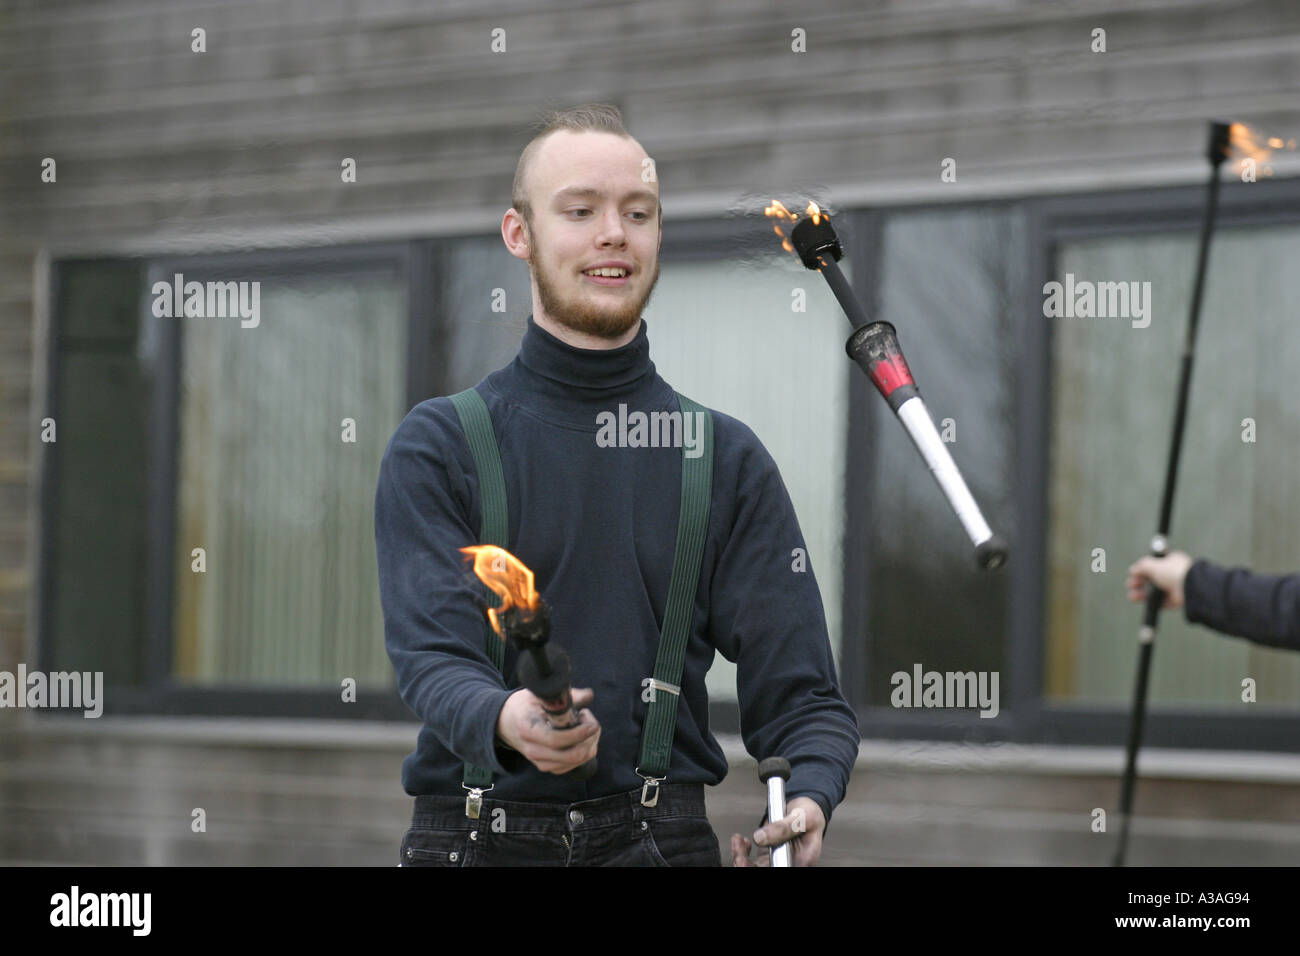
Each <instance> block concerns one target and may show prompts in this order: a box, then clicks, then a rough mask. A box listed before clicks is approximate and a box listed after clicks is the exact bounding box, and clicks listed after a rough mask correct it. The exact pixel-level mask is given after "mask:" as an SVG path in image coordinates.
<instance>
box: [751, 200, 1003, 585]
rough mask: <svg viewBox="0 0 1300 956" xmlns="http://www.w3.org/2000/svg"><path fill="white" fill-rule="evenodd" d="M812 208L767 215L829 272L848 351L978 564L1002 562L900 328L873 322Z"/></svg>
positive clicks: (998, 542)
mask: <svg viewBox="0 0 1300 956" xmlns="http://www.w3.org/2000/svg"><path fill="white" fill-rule="evenodd" d="M807 213H808V218H806V219H799V218H798V217H797V216H795V215H794V214H793V213H791V212H790V211H789V210H788V209H786V208H785V206H783V205H782V204H781V203H779V202H777V201H776V200H773V201H772V205H770V206H768V207H767V208H765V209H764V210H763V214H764V215H766V216H774V217H776V218H778V219H780V220H782V221H784V222H786V223H787V224H788V223H791V222H793V223H794V224H795V225H794V228H793V229H791V230H790V235H789V237H787V236H786V235H785V233H784V232H782V230H781V226H780V225H779V224H777V225H774V227H773V228H774V230H775V231H776V234H777V235H778V236H780V237H781V245H782V247H783V248H784V249H785V250H786V251H787V252H793V253H796V254H797V255H798V256H799V259H800V261H802V262H803V264H804V265H805V266H806V267H808V268H809V269H813V270H816V271H819V272H821V274H822V275H823V276H824V277H825V279H826V282H827V283H828V284H829V285H830V287H831V291H832V292H833V293H835V298H836V299H838V300H839V303H840V308H842V309H843V310H844V314H845V316H847V317H848V320H849V322H850V324H852V326H853V334H852V335H850V336H849V340H848V342H847V343H846V344H845V350H846V351H847V352H848V353H849V357H850V358H852V359H853V360H854V361H855V362H857V363H858V365H860V366H861V367H862V370H863V371H864V372H866V373H867V377H868V378H870V379H871V381H872V383H874V384H875V386H876V388H877V390H879V392H880V394H881V395H883V396H884V398H885V401H887V402H888V403H889V407H890V408H891V409H893V411H894V414H895V415H897V416H898V420H899V421H900V422H902V423H903V427H904V428H905V429H906V430H907V433H908V435H910V436H911V438H912V443H913V444H914V445H916V450H917V451H919V452H920V453H921V457H922V458H924V459H925V463H926V465H927V466H928V467H929V469H930V474H932V475H934V479H935V481H937V482H938V483H939V488H940V489H941V490H942V491H943V493H944V495H945V496H946V497H947V499H948V503H949V504H950V505H951V506H952V509H953V511H955V512H956V513H957V519H958V520H959V521H960V522H961V525H962V528H964V529H965V531H966V534H967V536H968V537H969V538H970V540H971V544H973V545H974V546H975V559H976V561H977V562H978V564H979V566H980V567H981V568H985V569H989V570H992V569H993V568H998V567H1001V566H1002V565H1003V564H1005V563H1006V560H1007V547H1006V544H1005V543H1004V542H1003V541H1002V539H1001V538H999V537H998V536H997V535H995V534H994V533H993V532H992V530H990V528H989V526H988V522H986V521H985V520H984V515H983V514H981V513H980V508H979V505H978V504H976V503H975V498H974V497H973V496H972V495H971V493H970V489H968V488H967V487H966V482H965V481H964V480H963V479H962V476H961V472H960V471H958V470H957V465H956V464H955V463H954V462H953V460H952V456H951V455H950V454H948V449H947V447H945V446H944V444H943V441H942V440H941V439H940V438H939V433H938V431H936V430H935V427H934V422H933V420H932V419H931V418H930V412H929V410H928V409H927V408H926V407H925V401H924V400H923V399H922V398H921V393H920V391H919V390H918V389H917V387H916V383H915V382H914V381H913V380H912V373H911V371H910V370H909V369H908V367H907V360H906V359H905V358H904V357H903V351H902V349H901V348H899V345H898V335H897V332H896V330H895V329H894V327H893V326H892V325H890V324H889V323H888V322H872V321H870V320H869V319H868V318H867V313H866V310H865V309H863V308H862V303H861V302H859V301H858V297H857V296H856V295H854V294H853V288H852V287H851V286H850V285H849V283H848V280H847V279H845V278H844V273H843V272H841V271H840V267H839V266H838V265H836V262H838V261H839V260H840V259H841V258H843V256H844V251H843V249H842V248H841V247H840V240H839V237H838V236H836V234H835V230H834V229H833V228H832V227H831V222H830V218H829V217H828V216H827V215H826V214H825V213H824V212H822V211H821V210H820V209H819V208H818V206H817V204H816V203H809V204H808V209H807Z"/></svg>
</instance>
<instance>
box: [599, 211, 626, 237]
mask: <svg viewBox="0 0 1300 956" xmlns="http://www.w3.org/2000/svg"><path fill="white" fill-rule="evenodd" d="M599 240H600V241H601V242H602V243H605V242H612V243H618V244H620V245H621V244H622V243H624V242H626V241H627V231H626V228H625V226H624V223H623V214H622V213H621V212H619V210H617V209H613V210H611V211H609V212H607V213H605V215H604V216H603V217H602V218H601V220H600V236H599Z"/></svg>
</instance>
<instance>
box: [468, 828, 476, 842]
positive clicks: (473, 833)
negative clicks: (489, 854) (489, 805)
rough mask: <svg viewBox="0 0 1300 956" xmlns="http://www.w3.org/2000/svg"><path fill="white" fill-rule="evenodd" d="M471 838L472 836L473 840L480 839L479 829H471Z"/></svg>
mask: <svg viewBox="0 0 1300 956" xmlns="http://www.w3.org/2000/svg"><path fill="white" fill-rule="evenodd" d="M469 838H470V839H471V840H477V839H478V831H477V830H470V831H469Z"/></svg>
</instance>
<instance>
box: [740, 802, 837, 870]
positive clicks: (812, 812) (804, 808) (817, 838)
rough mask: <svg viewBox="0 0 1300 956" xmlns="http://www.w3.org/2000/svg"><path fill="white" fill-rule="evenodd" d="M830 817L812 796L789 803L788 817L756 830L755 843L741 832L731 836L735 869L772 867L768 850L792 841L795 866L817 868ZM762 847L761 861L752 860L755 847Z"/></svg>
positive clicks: (759, 859)
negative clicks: (750, 855)
mask: <svg viewBox="0 0 1300 956" xmlns="http://www.w3.org/2000/svg"><path fill="white" fill-rule="evenodd" d="M825 829H826V818H825V817H824V816H823V815H822V808H821V807H820V806H818V804H817V801H816V800H813V799H811V798H809V797H795V798H793V799H792V800H790V801H789V802H788V803H787V804H786V815H785V816H784V817H782V818H781V819H780V820H777V821H776V822H770V821H769V822H768V823H765V824H763V826H761V827H759V829H757V830H755V831H754V837H753V840H748V839H746V838H745V837H743V836H741V835H740V834H739V833H733V834H732V835H731V865H732V866H770V865H771V861H770V858H769V856H770V855H769V854H768V852H767V851H768V849H769V848H770V847H773V846H777V845H779V844H781V843H786V842H789V844H790V847H791V848H792V849H793V851H794V860H793V862H794V865H795V866H816V865H817V861H818V860H819V859H820V858H821V855H822V833H823V832H824V831H825ZM754 846H758V847H759V849H760V851H761V852H760V853H759V855H758V862H757V863H755V862H754V861H753V860H751V859H750V858H749V852H750V850H751V848H753V847H754Z"/></svg>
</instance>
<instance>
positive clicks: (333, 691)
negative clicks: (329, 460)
mask: <svg viewBox="0 0 1300 956" xmlns="http://www.w3.org/2000/svg"><path fill="white" fill-rule="evenodd" d="M434 245H435V244H434V242H433V241H431V240H412V241H406V242H380V243H367V244H355V245H345V246H343V245H341V246H331V247H326V248H293V249H269V250H256V251H252V252H237V253H222V254H202V255H162V256H152V257H140V258H137V259H133V260H131V261H132V262H133V263H135V264H136V267H142V268H141V271H142V274H143V277H144V278H143V282H142V288H141V290H140V295H141V298H140V303H139V308H140V309H141V310H142V313H141V314H142V315H144V316H147V318H146V319H145V321H152V320H153V319H152V316H151V315H149V311H150V309H151V302H152V296H151V294H150V290H151V289H152V287H153V284H154V283H155V282H157V281H169V280H170V278H171V276H172V275H173V274H174V273H177V272H179V273H182V274H184V275H185V276H186V279H187V280H196V281H203V280H204V279H206V278H220V279H221V280H231V279H238V280H245V279H247V280H252V279H264V278H267V277H272V276H274V277H286V278H294V279H298V278H312V277H321V276H338V275H348V274H352V275H367V276H373V275H390V276H395V277H397V278H399V279H402V280H404V282H405V284H406V289H407V342H408V347H407V350H406V351H407V355H406V369H405V376H406V389H405V391H406V399H407V404H406V408H407V409H409V408H410V407H412V406H414V405H416V404H418V403H419V402H420V401H423V400H424V398H426V397H427V396H428V395H429V394H430V393H431V388H432V384H433V381H432V380H433V378H434V376H435V375H436V370H435V368H434V356H436V355H438V354H441V352H442V350H441V349H440V348H439V347H438V346H439V339H440V336H441V334H442V331H441V329H440V328H439V326H438V321H437V317H438V316H439V315H441V314H443V310H442V308H441V303H440V302H438V301H437V297H438V294H439V290H438V289H437V288H436V285H435V283H436V276H435V275H434V270H433V262H434V253H435V249H434ZM77 261H78V260H72V259H69V260H60V261H58V262H56V263H54V268H53V269H52V270H51V299H50V301H51V303H52V309H51V323H50V341H51V348H50V349H49V356H48V374H47V393H46V407H47V408H49V409H51V411H50V412H49V413H48V414H51V415H54V416H55V417H56V419H57V415H58V410H57V408H56V399H57V395H58V387H59V382H58V379H57V375H58V362H59V356H60V353H59V349H58V342H59V331H60V326H61V323H62V321H63V316H62V314H61V311H60V302H59V300H58V289H59V285H60V275H61V269H63V268H64V267H65V266H72V265H75V264H76V262H77ZM157 330H158V339H157V342H156V348H157V355H156V365H155V368H156V370H157V372H158V374H157V375H156V377H155V379H154V383H153V386H154V387H153V389H152V395H151V400H150V406H151V407H150V428H149V436H148V447H149V465H148V478H147V481H148V529H147V540H148V552H147V553H148V558H147V562H146V567H145V569H144V579H145V590H146V596H145V600H146V620H147V622H148V623H147V627H146V631H145V633H144V634H143V635H142V643H143V645H144V666H145V675H146V676H145V682H144V684H143V686H137V687H129V686H115V687H106V688H105V692H104V714H105V715H128V714H130V715H156V716H180V715H184V716H190V717H217V716H221V717H285V718H293V717H296V718H313V719H317V718H319V719H340V720H366V719H371V720H410V719H412V714H411V712H410V710H409V709H408V708H407V707H406V705H405V704H403V703H402V701H401V698H400V697H399V696H398V694H397V691H396V689H395V688H391V687H374V686H361V687H358V688H357V699H356V701H355V702H350V703H344V702H343V701H342V699H341V689H340V688H328V687H327V688H302V687H297V686H276V685H266V686H259V687H256V688H252V687H239V686H225V687H223V686H220V685H218V686H212V687H202V688H198V687H189V686H185V685H182V684H178V683H177V682H175V681H174V680H173V679H172V675H171V669H172V648H173V637H174V635H173V633H172V621H173V618H172V612H173V586H174V568H175V564H176V556H175V554H174V548H175V529H176V491H177V489H176V477H177V476H176V469H177V449H178V446H177V438H178V428H179V408H178V404H177V399H178V396H179V383H180V371H181V370H180V356H181V336H182V334H183V326H182V325H181V324H180V323H177V322H170V321H167V320H161V321H160V322H159V324H158V325H157ZM421 344H423V347H418V346H420V345H421ZM403 413H405V412H403ZM58 474H59V453H58V443H57V442H56V443H54V444H52V445H49V446H47V453H46V456H45V458H44V461H43V463H42V469H41V477H40V485H41V501H42V505H41V514H40V525H41V532H40V533H41V537H42V544H43V545H44V544H46V543H48V542H51V541H52V540H53V538H52V533H53V529H54V520H55V512H56V506H57V495H58V494H59V487H58ZM56 560H57V556H56V555H54V554H53V553H52V552H51V551H50V549H48V548H45V547H43V548H42V557H41V563H40V568H39V570H38V576H39V583H38V585H37V587H38V594H39V601H40V607H41V608H42V613H41V614H40V616H39V619H38V622H37V628H36V651H37V654H36V656H37V660H38V662H39V666H40V668H41V669H42V670H44V671H46V672H48V671H50V670H52V669H54V667H53V665H54V664H55V661H54V660H53V654H54V649H53V647H52V641H51V640H50V637H51V635H50V633H49V630H48V622H49V621H50V620H51V617H50V609H51V608H52V605H53V600H54V582H53V573H52V572H53V569H54V562H55V561H56Z"/></svg>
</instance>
